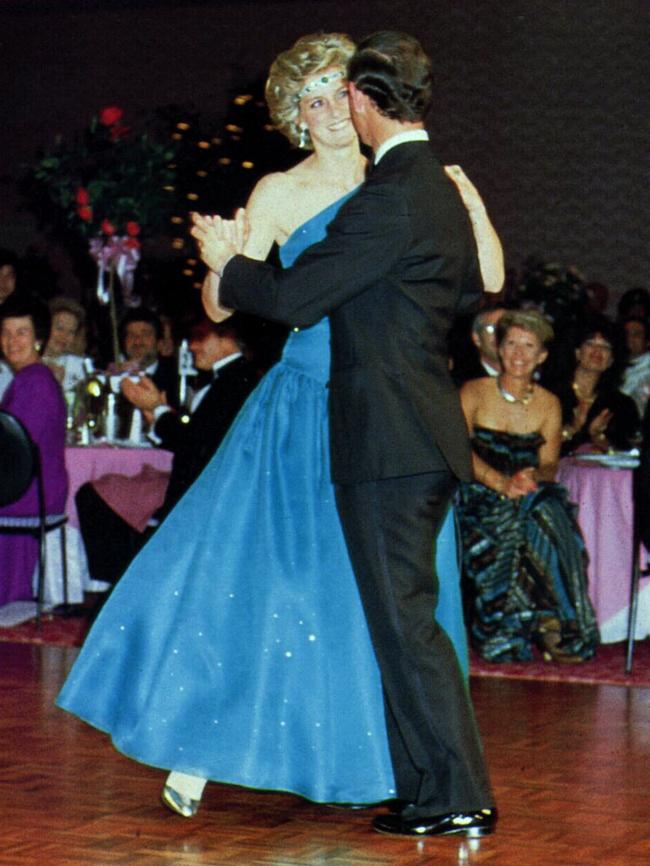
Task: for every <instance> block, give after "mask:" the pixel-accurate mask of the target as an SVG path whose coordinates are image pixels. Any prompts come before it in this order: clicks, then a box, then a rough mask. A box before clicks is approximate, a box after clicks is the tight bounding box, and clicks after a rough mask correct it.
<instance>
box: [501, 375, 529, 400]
mask: <svg viewBox="0 0 650 866" xmlns="http://www.w3.org/2000/svg"><path fill="white" fill-rule="evenodd" d="M497 378H498V383H499V384H500V385H501V387H502V389H504V390H505V391H507V392H508V393H509V394H512V396H513V397H516V398H517V399H518V400H521V399H522V398H524V397H526V396H527V395H528V394H530V391H531V388H532V384H533V382H532V379H531V377H530V376H512V375H510V374H509V373H499V375H498V377H497Z"/></svg>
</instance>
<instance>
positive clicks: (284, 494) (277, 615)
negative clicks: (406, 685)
mask: <svg viewBox="0 0 650 866" xmlns="http://www.w3.org/2000/svg"><path fill="white" fill-rule="evenodd" d="M342 201H343V200H342ZM342 201H339V202H336V203H335V204H333V205H331V206H330V207H328V208H326V209H325V210H324V211H322V212H321V213H320V214H318V215H317V216H316V217H314V218H312V219H311V220H309V221H308V222H307V223H305V224H304V225H303V226H301V227H300V228H299V229H297V230H296V232H294V234H293V235H292V236H291V237H290V238H289V240H288V241H287V242H286V244H285V245H284V246H283V248H282V259H283V263H284V264H285V266H286V265H288V264H290V263H291V262H292V261H293V260H294V259H295V258H296V257H297V256H298V255H299V254H300V253H301V252H302V250H304V249H305V248H306V247H308V246H310V245H311V244H312V243H315V242H316V241H318V240H319V239H320V238H321V237H322V236H323V235H324V233H325V229H326V226H327V224H328V222H329V221H330V220H331V219H332V218H333V216H334V215H335V213H336V211H337V209H338V207H339V206H340V205H341V204H342ZM328 375H329V325H328V322H327V321H323V322H320V323H319V324H318V325H315V326H314V327H312V328H309V329H306V330H303V331H299V332H294V333H292V334H291V335H290V337H289V339H288V341H287V344H286V347H285V350H284V353H283V356H282V359H281V361H280V362H279V363H278V364H277V365H276V366H275V367H274V368H273V369H272V370H270V372H269V373H267V375H266V376H265V377H264V379H263V380H262V381H261V383H260V384H259V386H258V387H257V388H256V390H255V391H254V392H253V394H252V395H251V396H250V397H249V399H248V401H247V403H246V404H245V406H244V408H243V409H242V411H241V412H240V414H239V416H238V418H237V420H236V421H235V423H234V424H233V426H232V428H231V430H230V433H229V434H228V436H227V437H226V439H225V440H224V442H223V443H222V446H221V447H220V449H219V450H218V452H217V453H216V454H215V456H214V458H213V459H212V460H211V462H210V463H209V464H208V466H207V467H206V469H205V470H204V471H203V473H202V475H201V476H200V477H199V479H198V480H197V481H196V482H195V484H194V485H193V487H192V488H191V489H190V490H189V491H188V493H187V494H186V495H185V497H184V498H183V499H182V500H181V502H180V503H179V504H178V505H177V507H176V508H175V509H174V510H173V511H172V512H171V514H170V515H169V516H168V518H167V519H166V521H165V522H164V523H163V525H162V526H161V527H160V529H159V530H158V531H157V533H156V534H155V535H154V537H153V538H152V540H151V541H150V542H149V543H148V544H147V545H146V546H145V548H144V549H143V550H142V551H141V553H140V554H139V555H138V556H137V558H136V559H135V560H134V562H133V563H132V564H131V566H130V568H129V569H128V570H127V571H126V573H125V574H124V576H123V577H122V579H121V580H120V581H119V583H118V584H117V586H116V587H115V590H114V591H113V593H112V595H111V598H110V599H109V600H108V601H107V603H106V605H105V606H104V608H103V610H102V612H101V614H100V616H99V617H98V619H97V622H96V623H95V626H94V628H93V629H92V631H91V633H90V634H89V636H88V638H87V639H86V642H85V644H84V646H83V648H82V650H81V653H80V655H79V658H78V659H77V661H76V663H75V665H74V667H73V669H72V671H71V673H70V675H69V677H68V679H67V681H66V683H65V685H64V688H63V690H62V692H61V694H60V695H59V698H58V705H59V706H60V707H62V708H64V709H66V710H69V711H70V712H72V713H75V714H76V715H77V716H79V717H80V718H82V719H84V720H85V721H87V722H89V723H90V724H92V725H94V726H95V727H97V728H99V729H100V730H102V731H105V732H107V733H108V734H109V735H110V736H111V738H112V741H113V744H114V745H115V747H116V748H117V749H119V750H120V751H121V752H123V753H124V754H126V755H128V756H130V757H132V758H135V759H136V760H137V761H140V762H142V763H145V764H149V765H152V766H155V767H160V768H164V769H174V770H179V771H183V772H185V773H190V774H192V775H196V776H201V777H204V778H208V779H212V780H215V781H221V782H228V783H234V784H238V785H245V786H249V787H255V788H261V789H264V788H268V789H275V790H286V791H292V792H294V793H297V794H301V795H303V796H305V797H307V798H309V799H311V800H315V801H319V802H335V801H338V802H359V803H361V802H377V801H380V800H384V799H389V798H392V797H394V796H395V788H394V780H393V772H392V767H391V761H390V756H389V752H388V745H387V738H386V731H385V722H384V712H383V701H382V690H381V682H380V678H379V673H378V669H377V665H376V661H375V657H374V654H373V650H372V647H371V643H370V638H369V635H368V630H367V626H366V622H365V617H364V614H363V610H362V607H361V602H360V600H359V596H358V592H357V588H356V584H355V580H354V576H353V573H352V569H351V566H350V563H349V560H348V556H347V551H346V548H345V544H344V541H343V535H342V531H341V527H340V524H339V519H338V515H337V512H336V507H335V501H334V490H333V487H332V484H331V482H330V469H329V450H328V447H329V443H328V425H327V389H326V387H325V385H326V382H327V379H328ZM437 563H438V567H439V570H440V573H441V574H442V580H441V586H442V591H441V599H440V603H439V608H438V610H439V620H440V622H441V624H442V625H443V626H444V627H445V628H446V629H447V631H448V633H449V634H450V637H451V638H452V640H453V641H454V644H455V646H456V650H457V653H458V655H459V658H460V659H461V664H462V665H463V667H464V668H465V669H466V667H467V656H466V643H465V632H464V627H463V621H462V612H461V603H460V590H459V574H458V566H457V562H456V544H455V537H454V526H453V519H452V518H451V517H448V519H447V521H446V522H445V525H444V527H443V530H442V531H441V534H440V536H439V540H438V550H437ZM432 615H433V612H432Z"/></svg>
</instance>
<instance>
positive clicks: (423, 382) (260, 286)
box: [193, 32, 496, 836]
mask: <svg viewBox="0 0 650 866" xmlns="http://www.w3.org/2000/svg"><path fill="white" fill-rule="evenodd" d="M348 73H349V82H350V107H351V112H352V118H353V120H354V123H355V126H356V127H357V131H358V132H359V134H360V136H361V138H362V140H363V141H364V142H365V143H366V144H368V145H369V146H370V147H372V149H373V150H374V152H375V161H374V167H373V169H372V171H371V173H370V175H369V177H368V179H367V181H366V183H365V184H364V185H363V187H362V188H361V189H360V190H359V192H358V193H357V194H356V195H355V196H353V197H352V198H351V199H350V200H349V202H347V203H346V204H345V205H344V206H343V207H342V208H341V210H340V211H339V213H338V216H337V217H336V218H335V219H334V221H333V222H332V223H331V225H330V228H329V232H328V236H327V238H326V239H325V240H324V241H322V242H321V243H320V244H317V245H315V246H313V247H311V248H310V249H309V250H307V251H306V252H305V253H303V255H302V256H301V257H300V258H299V259H298V261H297V262H296V263H295V265H294V266H293V267H292V268H290V269H288V270H286V271H279V270H277V269H276V268H274V267H272V266H270V265H268V264H265V263H260V262H254V261H252V260H249V259H247V258H245V257H244V256H241V255H237V254H236V253H237V252H238V251H239V249H241V247H242V241H243V238H244V234H245V232H244V230H243V229H244V220H243V218H242V217H241V215H240V216H238V219H237V222H236V223H235V225H234V226H233V225H232V224H230V225H222V224H220V223H218V221H210V220H206V219H204V218H201V217H197V218H196V219H195V227H194V229H193V234H194V236H195V237H196V238H197V240H198V242H199V247H200V248H201V250H202V255H203V258H204V261H205V262H206V263H207V264H208V265H209V266H210V268H211V271H212V274H213V276H211V278H210V280H209V281H208V283H207V284H206V294H207V295H208V296H210V295H212V296H213V297H212V301H213V303H211V302H210V298H209V297H208V299H207V300H208V306H209V308H210V309H212V310H214V307H215V304H217V303H220V304H221V306H222V307H223V308H235V309H238V310H242V311H245V312H255V313H257V314H258V315H262V316H264V317H265V318H270V319H276V320H279V321H284V322H287V323H289V324H291V325H293V326H298V327H305V326H309V325H312V324H314V323H315V322H317V321H318V320H319V319H320V318H322V317H323V316H325V315H328V316H329V318H330V322H331V335H332V336H331V340H332V344H331V345H332V364H331V379H330V404H329V405H330V427H331V454H332V473H333V477H334V481H335V483H336V489H337V504H338V508H339V512H340V515H341V521H342V524H343V529H344V533H345V537H346V541H347V545H348V549H349V552H350V557H351V560H352V564H353V567H354V571H355V574H356V577H357V580H358V583H359V589H360V593H361V597H362V600H363V603H364V607H365V611H366V616H367V618H368V623H369V627H370V632H371V635H372V640H373V644H374V647H375V651H376V654H377V660H378V662H379V666H380V669H381V674H382V681H383V686H384V693H385V698H386V717H387V724H388V732H389V741H390V747H391V754H392V758H393V764H394V769H395V776H396V782H397V792H398V796H399V797H400V799H403V800H405V801H407V805H406V806H405V807H404V808H403V809H402V811H401V812H395V813H392V814H388V815H382V816H381V817H377V818H375V821H374V827H375V829H377V830H379V831H380V832H385V833H396V834H400V835H413V836H421V835H441V834H448V833H465V834H468V835H476V836H479V835H485V834H487V833H490V832H492V830H493V829H494V825H495V823H496V810H495V809H494V807H493V799H492V793H491V790H490V784H489V779H488V774H487V770H486V767H485V763H484V759H483V754H482V749H481V744H480V740H479V736H478V732H477V730H476V726H475V722H474V717H473V711H472V708H471V704H470V701H469V698H468V694H467V690H466V687H465V684H464V682H463V679H462V676H461V673H460V670H459V667H458V662H457V659H456V656H455V653H454V650H453V648H452V646H451V643H450V641H449V639H448V638H447V636H446V634H445V633H444V632H443V630H442V629H441V628H440V627H439V626H438V624H437V623H436V622H435V620H434V610H435V607H436V601H437V580H436V578H435V577H434V576H433V575H432V560H433V549H432V548H433V540H434V539H435V537H436V535H437V532H438V529H439V527H440V525H441V523H442V520H443V518H444V515H445V513H446V511H447V508H448V507H449V503H450V499H451V496H452V494H453V491H454V489H455V486H456V483H457V480H458V479H463V480H469V479H470V477H471V459H470V447H469V440H468V435H467V429H466V426H465V422H464V419H463V416H462V412H461V408H460V403H459V399H458V395H457V392H456V390H455V388H454V387H453V384H452V382H451V379H450V376H449V372H448V365H447V354H446V336H447V331H448V330H449V327H450V325H451V322H452V319H453V317H454V315H455V314H457V313H458V312H462V311H464V310H466V309H468V308H469V307H470V305H471V304H472V303H474V302H476V301H477V300H478V298H479V296H480V293H481V290H482V284H481V278H480V272H479V267H478V260H477V253H476V248H475V245H474V241H473V237H472V230H471V226H470V223H469V220H468V217H467V213H466V211H465V208H464V207H463V204H462V202H461V199H460V197H459V196H458V193H457V191H456V189H455V188H454V186H453V184H452V183H451V182H450V181H449V179H448V178H447V177H446V175H445V173H444V172H443V169H442V167H441V166H440V165H439V163H438V162H437V161H436V159H435V158H434V156H433V153H432V151H431V148H430V146H429V144H428V143H427V140H426V139H427V137H428V136H427V134H426V132H425V130H424V126H423V122H422V118H423V116H424V113H425V111H426V109H427V107H428V104H429V101H430V64H429V60H428V58H427V57H426V55H425V54H424V52H423V51H422V48H421V46H420V45H419V43H418V42H417V40H415V39H413V38H411V37H409V36H406V35H404V34H399V33H391V32H384V33H378V34H375V35H374V36H371V37H369V38H368V39H366V40H364V41H363V42H362V43H361V44H360V45H359V47H358V49H357V52H356V54H355V55H354V57H353V58H352V60H351V63H350V66H349V69H348ZM219 278H220V279H219ZM219 282H220V286H219Z"/></svg>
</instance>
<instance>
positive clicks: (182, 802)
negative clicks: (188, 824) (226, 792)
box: [160, 785, 201, 818]
mask: <svg viewBox="0 0 650 866" xmlns="http://www.w3.org/2000/svg"><path fill="white" fill-rule="evenodd" d="M160 799H161V800H162V801H163V803H164V804H165V806H167V808H168V809H171V811H172V812H175V813H176V814H177V815H180V816H181V817H182V818H193V817H194V816H195V815H196V813H197V812H198V811H199V805H200V803H201V801H200V800H192V799H191V798H190V797H185V796H183V794H179V793H178V791H176V790H174V788H172V787H171V786H170V785H165V787H164V788H163V789H162V792H161V794H160Z"/></svg>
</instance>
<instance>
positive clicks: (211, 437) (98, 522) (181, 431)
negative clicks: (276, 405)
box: [75, 320, 258, 583]
mask: <svg viewBox="0 0 650 866" xmlns="http://www.w3.org/2000/svg"><path fill="white" fill-rule="evenodd" d="M189 347H190V351H191V352H192V355H193V357H194V365H195V367H196V368H197V369H198V370H199V371H201V372H202V373H204V374H205V376H206V378H207V381H206V382H205V384H204V385H203V387H202V388H201V389H200V390H198V391H197V392H196V393H195V395H194V398H193V400H192V405H191V413H190V415H189V418H187V417H184V416H182V415H180V414H178V413H177V412H175V411H174V410H173V409H172V407H171V406H169V405H167V402H166V399H165V394H164V393H163V392H162V391H161V390H160V389H159V388H157V387H156V385H155V384H154V382H153V380H152V379H149V378H144V379H141V380H139V381H138V382H133V381H131V380H129V379H125V380H124V381H123V382H122V391H123V393H124V395H125V397H126V398H127V399H128V400H129V401H130V403H131V404H132V405H134V406H136V407H137V408H138V409H140V410H141V411H142V412H143V414H144V415H145V417H146V418H147V420H148V421H150V422H151V423H152V424H153V427H152V431H153V436H154V437H155V440H156V442H157V444H159V445H160V446H161V447H163V448H166V449H167V450H168V451H172V452H173V454H174V460H173V462H172V469H171V475H170V476H169V484H168V486H167V489H166V493H165V498H164V501H163V504H162V505H161V506H160V508H159V509H158V510H157V511H156V512H155V515H154V517H153V519H152V520H150V521H147V518H148V517H149V515H146V514H145V515H143V516H142V518H141V519H142V522H143V523H144V524H145V525H144V526H142V527H141V528H140V529H138V528H135V527H134V525H133V515H131V514H129V515H127V516H128V517H129V520H126V519H125V516H123V515H120V513H119V511H118V510H117V505H116V502H114V501H113V500H114V499H115V500H116V501H117V500H119V501H122V502H123V501H126V502H133V501H135V502H138V501H140V502H141V501H142V500H143V499H145V498H146V496H145V491H146V490H147V487H146V485H147V484H151V485H152V486H154V482H155V479H153V478H149V477H147V478H145V479H138V478H135V479H133V478H128V477H126V476H116V475H111V476H104V477H103V478H101V479H98V480H97V481H96V482H89V483H87V484H84V485H82V486H81V487H80V488H79V490H78V491H77V495H76V500H75V501H76V504H77V511H78V514H79V523H80V527H81V532H82V535H83V539H84V544H85V547H86V552H87V554H88V563H89V568H90V573H91V575H92V576H93V578H95V579H97V580H104V581H107V582H110V583H114V582H115V581H117V579H118V578H119V577H120V576H121V575H122V573H123V572H124V570H125V569H126V567H127V566H128V565H129V563H130V562H131V560H132V559H133V557H134V556H135V554H136V553H137V552H138V550H139V549H140V548H141V547H142V545H143V544H144V542H145V541H146V540H147V539H148V538H149V537H150V535H151V534H152V532H153V530H154V529H155V527H156V526H157V525H158V524H159V523H160V522H161V521H162V520H163V519H164V518H165V517H166V516H167V514H168V513H169V512H170V511H171V509H172V508H173V507H174V505H175V504H176V503H177V502H178V500H179V499H180V498H181V496H183V494H184V493H185V492H186V490H188V488H189V487H190V486H191V485H192V484H193V483H194V481H195V480H196V478H197V477H198V476H199V475H200V473H201V472H202V470H203V469H204V467H205V465H206V464H207V463H208V461H209V460H210V458H211V457H212V455H213V454H214V452H215V451H216V450H217V448H218V447H219V445H220V443H221V440H222V439H223V437H224V436H225V434H226V433H227V432H228V429H229V428H230V425H231V423H232V422H233V420H234V419H235V416H236V415H237V413H238V412H239V409H240V408H241V406H242V404H243V403H244V400H245V399H246V397H247V396H248V395H249V393H250V392H251V391H252V389H253V388H254V386H255V384H256V382H257V379H258V377H257V374H256V371H255V367H254V365H253V364H252V363H251V362H250V361H248V360H247V359H246V358H245V357H244V356H243V354H242V343H241V339H240V336H239V332H238V329H237V323H236V321H234V320H228V321H226V322H222V323H221V324H216V323H215V322H211V321H209V320H205V321H201V322H199V323H197V324H196V325H195V326H194V327H193V328H192V330H191V334H190V342H189ZM150 474H151V473H149V475H150ZM132 486H133V487H135V490H133V491H131V487H132ZM158 501H160V500H158ZM129 521H130V522H129Z"/></svg>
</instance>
